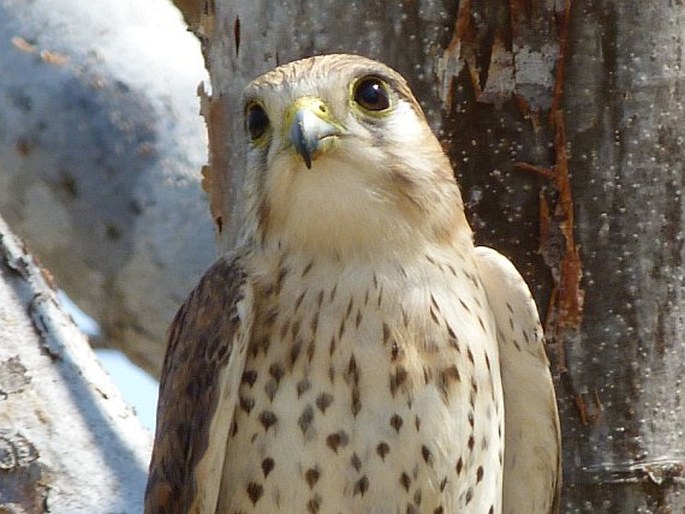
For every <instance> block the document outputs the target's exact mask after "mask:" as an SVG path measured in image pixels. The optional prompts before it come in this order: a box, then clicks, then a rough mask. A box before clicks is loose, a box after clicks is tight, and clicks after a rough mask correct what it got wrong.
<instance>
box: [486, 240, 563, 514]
mask: <svg viewBox="0 0 685 514" xmlns="http://www.w3.org/2000/svg"><path fill="white" fill-rule="evenodd" d="M476 261H477V263H478V269H479V271H480V276H481V280H482V281H483V285H484V287H485V290H486V293H487V297H488V301H489V303H490V306H491V308H492V311H493V313H494V315H495V321H496V324H497V329H498V341H499V353H500V367H501V372H502V388H503V390H504V417H505V447H504V487H503V489H504V490H503V497H502V506H503V512H504V513H506V514H537V513H540V514H542V513H544V514H547V513H552V512H557V511H558V508H559V507H558V504H559V490H560V485H561V470H560V462H561V453H560V452H561V436H560V432H559V416H558V412H557V404H556V396H555V393H554V385H553V383H552V377H551V374H550V370H549V361H548V360H547V355H546V353H545V348H544V335H543V331H542V327H541V325H540V319H539V316H538V311H537V308H536V306H535V301H534V300H533V297H532V295H531V294H530V290H529V289H528V286H527V285H526V283H525V282H524V280H523V278H522V277H521V275H520V274H519V273H518V271H517V270H516V268H515V267H514V265H513V264H512V263H511V262H509V260H508V259H507V258H506V257H504V256H503V255H501V254H500V253H498V252H496V251H495V250H493V249H491V248H486V247H478V248H476Z"/></svg>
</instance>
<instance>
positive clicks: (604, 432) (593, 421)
mask: <svg viewBox="0 0 685 514" xmlns="http://www.w3.org/2000/svg"><path fill="white" fill-rule="evenodd" d="M185 4H186V5H188V2H185ZM199 5H201V8H200V7H198V6H199ZM194 6H195V7H194V11H193V12H194V13H195V15H194V16H195V18H193V16H191V15H188V19H191V20H192V19H195V20H198V21H196V24H195V25H194V26H193V29H194V31H195V32H196V34H197V35H198V37H199V38H200V39H201V40H202V42H203V51H204V55H205V60H206V63H207V67H208V69H209V72H210V77H211V82H212V93H211V95H210V94H208V93H205V98H204V102H203V112H204V115H205V118H206V120H207V123H208V128H209V133H210V164H209V166H208V168H207V169H206V170H205V176H206V180H207V183H208V187H209V189H210V194H211V208H212V214H213V217H214V219H215V222H216V224H217V228H218V230H219V232H220V238H221V244H222V246H223V247H224V248H227V247H229V246H230V245H231V243H232V241H233V239H234V237H235V234H236V231H237V228H238V226H239V223H240V220H239V219H237V218H236V216H235V212H236V210H237V209H236V207H237V206H239V204H240V201H241V189H240V185H241V181H242V167H241V166H242V162H243V159H244V155H243V144H244V143H243V139H242V137H243V136H242V123H243V120H242V113H241V101H240V92H241V90H242V88H243V87H244V85H245V84H246V83H247V82H248V81H249V80H250V79H252V78H254V77H255V76H257V75H259V74H260V73H262V72H263V71H265V70H267V69H269V68H271V67H273V66H276V65H277V64H279V63H284V62H286V61H289V60H292V59H296V58H299V57H303V56H307V55H312V54H317V53H328V52H339V51H345V52H352V53H361V54H364V55H367V56H370V57H373V58H378V59H381V60H383V61H385V62H386V63H388V64H390V65H391V66H393V67H395V68H396V69H397V70H398V71H400V72H401V73H403V74H404V75H405V76H406V77H407V78H408V80H409V82H410V84H411V85H412V87H413V89H414V91H415V92H416V94H417V96H418V98H419V99H420V101H421V102H422V104H423V106H424V108H425V110H426V113H427V116H428V118H429V121H430V122H431V124H432V126H433V128H434V130H435V131H436V133H437V134H438V136H439V137H440V139H441V140H442V141H443V143H444V146H445V149H446V150H447V152H448V153H449V155H450V157H451V159H452V162H453V164H454V165H455V168H456V170H457V178H458V179H459V182H460V184H461V187H462V190H463V192H464V197H465V200H466V202H467V206H468V214H469V216H470V220H471V222H472V224H473V226H474V228H475V229H476V233H477V236H476V237H477V239H478V242H479V243H485V244H489V245H492V246H494V247H496V248H498V249H499V250H501V251H503V252H504V253H505V254H507V255H509V256H510V257H511V258H512V259H513V260H514V262H515V263H516V265H517V267H518V268H519V269H520V270H522V272H523V273H524V275H525V276H526V278H527V279H528V281H529V283H530V284H531V286H532V288H533V290H534V292H535V296H536V299H537V301H538V305H539V306H540V309H541V312H542V314H543V318H544V319H545V321H546V334H547V337H548V341H549V353H550V355H551V357H552V360H553V368H554V373H555V375H556V378H557V390H558V396H559V403H560V410H561V413H562V425H563V431H564V434H563V435H564V459H563V461H564V471H565V485H564V496H563V501H562V510H563V511H564V512H672V511H680V510H682V509H683V508H685V494H684V491H683V484H684V477H683V472H684V469H685V464H684V463H683V448H684V447H685V436H684V432H683V424H684V423H685V414H684V413H683V411H682V407H681V400H680V394H681V377H682V376H683V375H684V372H685V355H684V354H685V341H684V339H683V321H682V320H683V319H684V316H683V312H682V311H683V307H682V305H683V298H682V296H683V291H684V290H685V289H683V276H684V275H685V274H684V273H683V271H684V269H683V257H685V254H684V250H683V244H682V241H683V234H682V222H683V216H684V207H683V199H682V188H683V185H684V184H683V180H684V179H683V177H684V176H685V173H684V171H685V170H683V146H682V145H683V138H682V127H683V126H685V119H683V117H684V115H683V106H682V94H683V93H682V90H683V85H684V84H683V81H684V77H685V74H684V72H683V62H682V45H683V40H682V35H683V30H684V28H683V27H684V26H685V11H683V8H682V5H681V3H680V2H670V3H669V2H666V3H663V2H661V3H657V2H653V1H651V2H637V3H634V2H630V3H626V2H616V1H591V0H585V1H575V2H571V1H570V0H566V1H553V0H547V1H533V2H521V1H518V0H511V1H509V2H496V1H488V0H486V1H483V2H474V1H472V0H461V1H460V2H458V3H456V2H455V3H442V2H433V1H428V0H424V1H418V2H402V3H397V2H384V1H376V2H363V3H362V2H360V3H358V4H354V5H351V4H342V3H339V2H330V1H321V2H315V3H304V2H300V1H295V0H291V1H286V2H281V3H278V4H277V5H274V4H273V3H269V2H259V1H257V2H232V1H228V0H216V1H211V0H208V1H206V2H196V3H195V4H194ZM197 13H202V14H201V15H200V17H199V19H198V18H197Z"/></svg>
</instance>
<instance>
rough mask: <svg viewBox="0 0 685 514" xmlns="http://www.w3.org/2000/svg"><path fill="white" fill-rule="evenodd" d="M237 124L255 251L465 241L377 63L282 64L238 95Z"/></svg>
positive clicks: (461, 222)
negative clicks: (242, 138)
mask: <svg viewBox="0 0 685 514" xmlns="http://www.w3.org/2000/svg"><path fill="white" fill-rule="evenodd" d="M244 116H245V128H246V136H247V142H246V144H247V147H248V150H247V168H248V169H247V180H248V193H250V195H249V197H250V198H251V200H250V201H249V202H248V210H249V211H251V213H252V215H253V217H255V218H256V220H254V222H255V223H254V225H255V226H256V227H257V228H256V234H255V235H256V236H257V237H258V238H259V240H261V241H262V242H263V243H265V244H278V245H279V246H287V247H289V248H291V249H295V250H308V251H321V252H335V253H336V254H338V255H340V254H350V253H354V254H374V253H375V252H376V251H377V250H378V249H381V248H382V249H384V251H388V249H389V248H391V249H395V250H397V251H401V250H402V249H404V248H405V247H413V248H416V247H417V244H418V246H421V242H422V241H426V242H428V243H434V242H443V243H446V244H449V242H450V241H451V239H452V238H454V237H455V236H456V235H458V234H467V235H468V236H469V237H470V229H469V227H468V224H467V222H466V219H465V217H464V213H463V205H462V200H461V196H460V193H459V189H458V187H457V184H456V182H455V179H454V174H453V171H452V168H451V166H450V164H449V161H448V159H447V157H446V156H445V154H444V152H443V150H442V148H441V146H440V144H439V142H438V141H437V139H436V138H435V136H434V135H433V133H432V132H431V130H430V128H429V126H428V123H427V122H426V118H425V116H424V114H423V111H422V110H421V107H420V106H419V103H418V102H417V101H416V99H415V98H414V95H413V94H412V92H411V91H410V89H409V87H408V85H407V83H406V81H405V80H404V78H402V76H401V75H400V74H399V73H397V72H396V71H394V70H392V69H391V68H389V67H388V66H385V65H384V64H381V63H379V62H376V61H373V60H370V59H367V58H364V57H360V56H356V55H343V54H338V55H325V56H317V57H312V58H309V59H303V60H300V61H295V62H292V63H289V64H286V65H283V66H281V67H278V68H276V69H274V70H272V71H270V72H268V73H266V74H265V75H262V76H261V77H259V78H257V79H256V80H254V81H253V82H252V83H250V84H249V85H248V86H247V88H246V89H245V93H244ZM250 203H251V205H250Z"/></svg>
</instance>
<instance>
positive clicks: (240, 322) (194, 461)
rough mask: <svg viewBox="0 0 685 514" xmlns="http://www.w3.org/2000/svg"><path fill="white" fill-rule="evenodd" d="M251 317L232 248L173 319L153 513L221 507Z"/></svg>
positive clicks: (151, 484) (148, 498)
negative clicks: (220, 502)
mask: <svg viewBox="0 0 685 514" xmlns="http://www.w3.org/2000/svg"><path fill="white" fill-rule="evenodd" d="M252 318H253V292H252V287H251V285H250V283H249V281H248V279H247V276H246V273H245V271H244V269H243V266H242V264H241V256H240V255H238V254H233V255H232V256H226V257H224V258H222V259H220V260H219V261H218V262H217V263H216V264H214V266H212V267H211V268H210V269H209V271H207V273H206V274H205V275H204V276H203V278H202V279H201V281H200V283H199V284H198V286H197V287H196V288H195V289H194V290H193V292H192V293H191V294H190V296H189V297H188V299H187V300H186V302H185V303H184V304H183V306H182V307H181V308H180V310H179V311H178V313H177V314H176V316H175V318H174V320H173V322H172V323H171V327H170V329H169V338H168V347H167V353H166V357H165V360H164V366H163V369H162V377H161V381H160V392H159V403H158V406H157V430H156V435H155V444H154V448H153V451H152V460H151V462H150V474H149V478H148V483H147V489H146V492H145V512H146V513H148V514H153V513H154V514H160V513H164V514H172V513H174V514H175V513H188V512H192V513H209V512H212V513H213V512H214V511H215V509H216V502H217V497H218V493H219V488H220V484H221V473H222V469H223V464H224V456H225V453H226V450H225V447H226V442H227V439H228V431H229V429H230V425H231V422H232V416H233V411H234V406H235V404H236V398H237V389H238V386H239V381H240V377H241V375H242V372H243V367H244V364H245V353H246V347H247V344H248V341H249V336H250V332H251V328H252Z"/></svg>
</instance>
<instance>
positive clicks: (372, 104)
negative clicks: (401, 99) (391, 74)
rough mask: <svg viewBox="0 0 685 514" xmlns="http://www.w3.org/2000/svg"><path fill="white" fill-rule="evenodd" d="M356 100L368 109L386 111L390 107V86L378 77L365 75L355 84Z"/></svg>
mask: <svg viewBox="0 0 685 514" xmlns="http://www.w3.org/2000/svg"><path fill="white" fill-rule="evenodd" d="M354 101H355V102H357V104H359V105H360V106H361V107H363V108H364V109H366V110H367V111H384V110H385V109H387V108H388V107H390V96H389V94H388V86H387V85H386V84H385V82H383V81H382V80H381V79H379V78H378V77H364V78H362V79H359V80H358V81H357V83H356V84H355V86H354Z"/></svg>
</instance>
